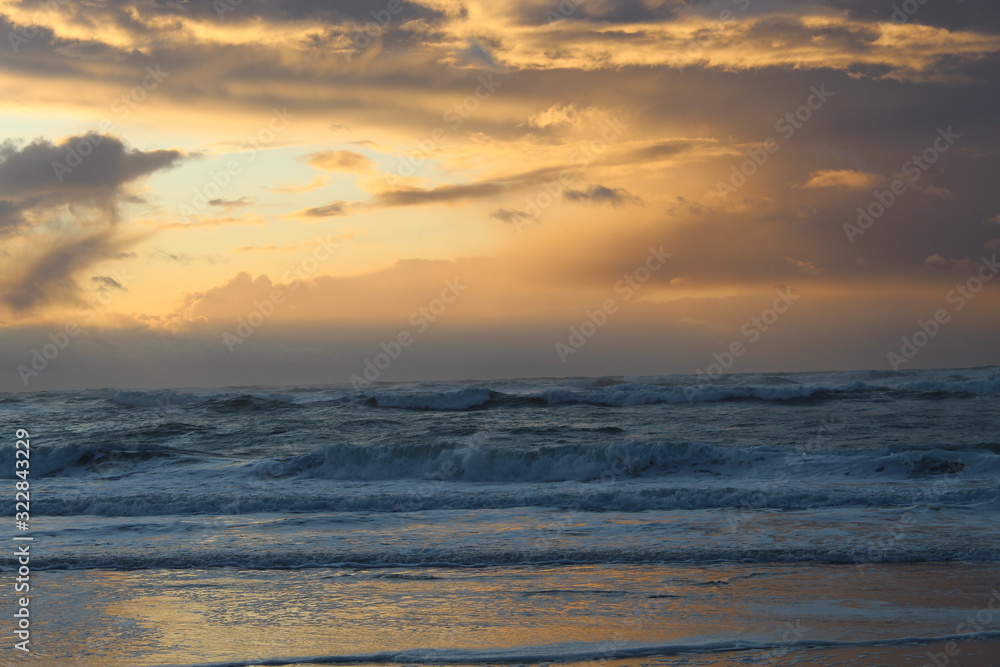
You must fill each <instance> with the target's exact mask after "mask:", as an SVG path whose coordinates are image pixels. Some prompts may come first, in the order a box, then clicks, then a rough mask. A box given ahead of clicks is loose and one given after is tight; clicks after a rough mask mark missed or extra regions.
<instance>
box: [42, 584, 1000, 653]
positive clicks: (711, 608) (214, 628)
mask: <svg viewBox="0 0 1000 667" xmlns="http://www.w3.org/2000/svg"><path fill="white" fill-rule="evenodd" d="M995 575H996V572H995V571H992V570H989V569H986V568H982V567H980V568H976V567H965V568H963V567H959V566H955V567H950V568H947V567H945V568H942V566H941V565H936V566H932V567H923V568H921V567H899V568H891V567H879V568H873V569H872V570H870V571H868V572H866V573H865V574H864V576H861V575H860V574H859V573H858V571H857V570H856V568H854V567H853V566H841V567H830V566H824V567H808V566H795V567H789V566H761V565H754V566H740V565H719V566H714V567H711V566H698V567H685V566H677V565H628V566H624V565H621V566H608V565H594V566H589V565H579V566H559V567H555V566H553V567H512V568H482V569H467V570H462V569H434V568H421V569H394V570H390V569H386V570H362V571H358V570H329V569H312V570H289V571H275V570H247V571H239V570H212V571H204V570H182V571H163V570H149V571H134V572H106V571H88V572H72V571H70V572H48V573H42V578H43V579H44V582H43V585H41V586H40V588H39V599H40V600H41V601H42V604H41V605H40V606H39V607H38V609H37V610H36V612H35V613H36V621H35V622H36V624H37V625H35V626H34V627H36V630H37V633H36V635H35V637H34V638H33V639H34V640H36V645H37V647H38V648H39V649H40V651H39V655H40V656H41V657H43V658H44V659H45V660H47V662H45V663H39V664H46V665H49V664H51V665H63V664H65V665H67V667H98V666H100V667H118V666H119V665H120V666H125V665H151V664H192V663H203V662H214V661H224V660H254V659H256V660H263V659H265V658H275V657H283V656H288V657H294V656H303V657H305V656H317V655H335V654H339V655H344V654H350V655H357V654H367V653H376V652H381V651H397V650H406V649H417V648H461V649H495V648H505V647H517V646H541V645H547V644H563V643H571V642H587V643H601V645H602V646H605V647H611V648H613V647H614V646H615V645H617V644H619V643H621V642H638V643H655V644H673V643H677V642H688V643H690V642H691V641H693V640H696V639H697V638H711V637H716V638H726V637H728V638H732V637H755V636H756V637H763V636H767V637H771V638H772V639H773V640H776V641H780V640H781V639H782V637H784V638H785V640H794V639H797V638H799V637H798V636H796V635H795V633H794V632H790V630H789V629H790V628H794V627H797V626H796V624H797V625H798V627H803V626H804V627H806V628H807V629H808V631H809V636H811V637H813V636H823V635H824V634H827V635H830V636H838V635H841V636H848V637H851V638H853V639H864V638H866V636H878V633H880V632H882V633H885V632H889V634H890V635H893V636H895V635H898V636H911V635H912V634H913V633H912V632H909V631H908V630H912V628H913V627H914V625H913V624H914V619H918V618H919V616H920V614H921V613H925V612H926V610H927V608H928V607H931V608H935V609H947V608H949V607H954V608H956V609H963V608H976V606H977V605H978V604H979V602H980V601H979V597H981V596H980V595H978V593H979V592H981V591H980V590H979V589H980V588H982V587H983V586H988V583H989V582H990V581H993V580H995V579H996V576H995ZM987 590H988V589H987ZM887 605H891V606H892V609H893V610H894V611H893V613H891V614H887V613H886V606H887ZM870 613H875V614H877V616H876V617H877V618H878V619H879V622H878V623H877V624H875V623H868V624H867V626H868V629H866V626H865V624H864V623H863V622H861V621H864V620H865V619H867V618H869V616H867V615H868V614H870ZM803 616H805V620H803V619H802V617H803ZM893 619H896V620H895V621H893ZM793 621H794V623H793ZM894 623H895V625H897V626H898V627H892V626H893V624H894ZM693 638H694V639H693ZM41 649H44V650H41ZM772 657H775V656H772ZM777 657H780V656H777ZM747 658H748V656H747V655H743V656H742V657H738V656H735V655H734V656H732V657H725V656H724V655H722V654H716V655H715V656H714V657H711V656H704V655H702V656H688V657H684V658H683V659H682V658H681V657H680V656H678V657H675V658H671V659H670V660H672V662H671V661H667V662H666V663H664V662H662V661H659V660H658V659H655V658H644V659H642V660H631V661H616V662H622V664H630V665H637V664H639V663H640V662H641V663H643V664H692V665H694V664H697V665H716V666H719V667H721V666H723V665H729V664H746V663H743V662H726V660H744V659H747ZM685 660H686V661H688V662H684V661H685ZM691 661H696V662H691ZM713 661H714V662H713ZM602 664H603V663H602ZM758 664H760V663H758ZM767 664H769V665H771V664H779V663H776V662H774V661H772V660H770V659H769V661H768V662H767ZM822 664H826V663H822ZM830 664H835V663H830ZM886 664H892V663H886ZM899 664H906V663H899ZM607 665H608V667H613V666H612V664H611V663H607ZM591 667H593V666H591Z"/></svg>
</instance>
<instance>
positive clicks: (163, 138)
mask: <svg viewBox="0 0 1000 667" xmlns="http://www.w3.org/2000/svg"><path fill="white" fill-rule="evenodd" d="M0 42H2V43H0V128H2V134H3V140H4V143H3V144H2V146H0V264H2V272H0V294H2V299H0V361H2V364H3V366H4V369H5V370H4V376H3V378H4V379H3V384H2V385H0V390H5V391H25V390H36V389H51V388H69V387H104V386H116V387H123V386H136V387H158V386H224V385H247V384H309V383H343V382H348V381H349V378H350V377H351V375H352V374H353V375H358V374H360V373H362V371H363V369H364V368H365V365H366V360H372V359H374V358H375V357H376V355H378V354H380V353H382V352H383V350H385V349H386V348H387V347H388V348H393V344H392V342H393V341H397V340H399V337H400V335H404V334H405V335H408V336H409V340H410V343H409V344H407V346H406V347H405V349H403V350H402V352H401V353H400V354H399V355H398V358H396V359H393V360H392V363H391V365H389V366H388V367H387V368H385V369H384V370H382V371H381V372H380V373H379V377H378V379H379V380H433V379H461V378H472V377H477V378H484V377H515V376H522V377H523V376H530V377H535V376H577V375H581V376H582V375H602V374H622V375H628V374H659V373H695V372H697V371H699V370H705V369H708V368H709V366H710V364H712V363H719V362H718V361H717V360H718V359H719V358H720V357H721V358H723V359H727V360H728V357H727V351H728V350H730V349H731V346H732V345H733V344H734V343H740V345H741V346H742V347H739V348H738V349H740V350H742V352H741V353H740V354H739V355H738V356H735V357H733V358H732V363H731V364H727V370H729V371H731V372H760V371H791V370H827V369H851V368H891V367H892V366H893V365H894V364H893V362H892V359H893V357H892V356H891V355H892V353H897V354H898V353H900V351H901V348H902V347H903V346H904V341H902V340H901V339H902V338H903V337H907V338H908V339H910V340H911V341H912V337H913V336H914V335H915V333H916V332H920V331H925V332H928V330H931V331H933V333H932V334H931V335H928V336H925V338H926V341H924V340H923V339H921V340H919V341H917V343H919V342H926V344H925V345H917V346H916V347H917V349H916V350H915V353H914V354H913V355H910V356H905V355H904V360H903V362H902V363H896V364H895V366H896V367H898V368H902V369H907V368H926V367H942V366H973V365H985V364H995V363H1000V354H998V349H1000V346H998V345H997V340H998V339H1000V317H998V315H997V313H998V312H1000V308H998V307H1000V298H998V295H1000V290H998V284H1000V280H993V277H994V276H995V274H996V273H997V271H998V270H1000V269H998V268H997V267H996V265H995V263H993V260H992V258H993V257H994V256H995V254H997V253H998V251H1000V197H998V195H997V193H998V174H1000V152H998V151H1000V141H998V132H1000V124H998V123H997V109H998V103H1000V5H998V3H996V2H993V1H991V0H966V1H960V0H948V1H946V0H926V1H925V2H920V1H919V0H905V1H902V2H901V1H899V0H896V1H889V0H884V1H883V0H823V1H820V0H706V1H691V0H689V1H683V0H622V1H618V2H614V1H610V0H608V1H598V0H585V1H584V2H577V1H576V0H564V1H563V2H562V3H559V2H554V1H541V0H500V1H491V2H486V1H485V0H483V1H480V0H462V1H460V0H428V1H426V2H402V1H399V0H390V1H388V2H382V1H374V2H358V1H350V2H319V1H318V0H272V1H266V0H243V1H242V2H240V1H239V0H217V1H215V2H210V1H207V0H206V1H204V2H200V1H197V2H196V1H194V0H191V1H173V0H162V1H153V0H118V1H113V0H88V1H87V2H68V1H66V2H60V1H59V0H50V1H48V2H39V1H38V0H31V1H23V2H19V1H5V2H0ZM667 255H669V256H667ZM779 294H786V295H789V294H791V295H793V297H792V298H791V300H786V301H780V296H779ZM606 305H608V306H613V307H609V308H608V309H607V310H605V306H606ZM779 305H780V308H779ZM421 309H424V312H423V314H421ZM935 317H937V320H935ZM754 318H758V319H757V320H756V321H755V320H754ZM761 318H763V319H761ZM931 320H935V322H936V323H937V324H938V326H937V327H936V328H935V327H934V325H933V324H927V323H928V321H931ZM585 322H593V324H587V325H585V326H583V328H584V329H586V331H584V333H586V334H590V335H586V336H583V334H577V337H576V339H575V340H576V342H580V341H581V340H582V341H583V344H581V345H575V344H574V343H573V341H572V340H571V339H573V336H574V334H573V328H575V330H577V331H580V330H581V325H583V323H585ZM920 322H924V327H923V328H922V327H921V324H920ZM580 336H583V339H581V338H580ZM559 344H562V345H563V347H562V348H560V347H559ZM45 346H49V347H48V348H47V350H46V349H45ZM567 346H568V347H569V348H570V349H571V350H572V352H566V347H567ZM560 349H561V350H562V353H560ZM897 361H898V360H897ZM19 369H20V370H19ZM24 369H32V370H33V371H34V372H29V371H25V370H24Z"/></svg>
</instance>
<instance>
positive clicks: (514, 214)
mask: <svg viewBox="0 0 1000 667" xmlns="http://www.w3.org/2000/svg"><path fill="white" fill-rule="evenodd" d="M490 217H491V218H495V219H497V220H499V221H501V222H506V223H507V224H511V225H512V224H515V223H517V222H520V221H521V220H526V219H528V218H531V216H530V215H528V214H527V213H525V212H524V211H516V210H514V209H509V208H498V209H496V210H495V211H491V212H490Z"/></svg>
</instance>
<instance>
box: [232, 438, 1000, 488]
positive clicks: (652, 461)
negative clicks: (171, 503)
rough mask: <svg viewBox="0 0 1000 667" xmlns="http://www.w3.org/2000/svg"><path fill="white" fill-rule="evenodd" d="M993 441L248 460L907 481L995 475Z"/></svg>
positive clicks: (355, 471) (543, 476)
mask: <svg viewBox="0 0 1000 667" xmlns="http://www.w3.org/2000/svg"><path fill="white" fill-rule="evenodd" d="M994 449H995V448H991V447H984V448H979V447H966V448H950V449H938V448H933V447H928V448H912V449H898V448H894V449H888V448H886V449H883V450H878V451H871V450H843V451H825V452H822V453H807V452H803V451H798V450H796V449H794V448H788V447H742V448H735V447H723V446H719V445H709V444H704V443H685V442H627V441H626V442H620V443H609V444H604V445H596V444H592V443H591V444H563V445H549V446H544V447H516V446H499V445H492V444H489V443H486V444H483V443H478V442H471V443H443V442H434V443H420V444H401V445H397V444H378V445H356V444H351V443H338V444H333V445H326V446H325V447H322V448H321V449H318V450H315V451H312V452H309V453H306V454H301V455H298V456H293V457H286V458H269V459H262V460H259V461H256V462H254V463H252V464H248V466H249V469H250V470H251V471H252V472H253V473H254V474H255V475H257V476H260V477H289V476H296V475H300V476H304V477H318V478H323V479H339V480H390V479H430V480H440V481H465V482H563V481H595V480H606V481H607V480H614V479H628V478H639V477H660V476H667V475H678V474H705V473H707V474H711V475H715V476H726V477H747V476H754V475H757V476H762V475H763V476H766V475H772V476H773V475H774V474H775V473H778V472H779V471H782V470H784V471H785V473H786V477H787V476H790V475H792V474H795V475H797V476H810V475H816V476H819V477H822V478H827V477H830V476H831V475H832V474H838V475H853V476H855V477H867V476H872V475H877V476H881V477H882V478H884V479H893V478H898V479H905V478H913V477H928V476H932V475H948V474H953V473H958V472H963V471H965V472H967V473H974V474H976V475H1000V456H998V455H997V453H996V452H995V451H994Z"/></svg>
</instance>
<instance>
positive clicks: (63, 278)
mask: <svg viewBox="0 0 1000 667" xmlns="http://www.w3.org/2000/svg"><path fill="white" fill-rule="evenodd" d="M184 157H185V156H184V154H183V153H181V152H180V151H177V150H153V151H140V150H135V149H130V148H128V147H127V146H126V145H125V144H124V143H123V142H122V141H121V140H120V139H118V138H117V137H113V136H110V135H100V134H93V133H91V134H85V135H80V136H73V137H68V138H66V139H63V140H62V141H60V142H59V143H52V142H50V141H48V140H45V139H36V140H35V141H33V142H31V143H30V144H28V145H26V146H22V145H19V144H17V143H14V142H6V143H4V144H3V145H2V146H0V236H7V237H14V236H18V237H19V241H20V247H21V248H22V249H23V250H22V252H21V256H20V257H18V258H17V261H15V262H13V266H15V267H18V268H16V269H15V270H13V271H11V272H8V273H5V275H4V276H3V277H2V278H0V298H2V301H3V302H4V303H6V304H7V305H8V306H9V307H11V308H12V309H13V310H14V311H17V312H25V311H31V310H34V309H36V308H38V307H39V306H42V305H45V304H60V303H62V304H66V303H78V302H79V300H80V297H79V293H80V287H79V284H78V278H79V277H80V276H81V274H84V273H86V272H87V271H88V270H89V269H90V268H91V267H93V266H95V265H97V264H100V263H101V262H104V261H107V260H108V259H112V258H116V257H122V256H124V255H126V254H127V251H128V249H129V248H130V247H131V246H133V245H134V244H135V243H137V242H138V241H139V240H141V239H142V238H143V236H142V235H137V234H128V233H126V232H124V231H123V230H122V229H121V228H120V225H119V211H118V207H119V202H120V201H125V200H134V197H133V196H131V195H130V193H129V192H128V191H127V190H126V187H127V186H128V185H129V184H131V183H133V182H134V181H136V180H138V179H139V178H141V177H143V176H147V175H149V174H152V173H154V172H156V171H159V170H162V169H168V168H170V167H173V166H176V165H177V164H178V163H180V162H181V161H182V160H183V159H184Z"/></svg>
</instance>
